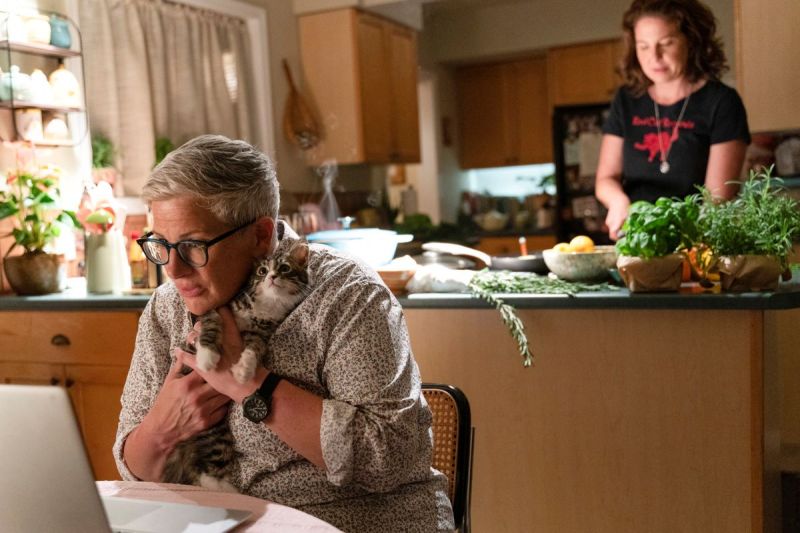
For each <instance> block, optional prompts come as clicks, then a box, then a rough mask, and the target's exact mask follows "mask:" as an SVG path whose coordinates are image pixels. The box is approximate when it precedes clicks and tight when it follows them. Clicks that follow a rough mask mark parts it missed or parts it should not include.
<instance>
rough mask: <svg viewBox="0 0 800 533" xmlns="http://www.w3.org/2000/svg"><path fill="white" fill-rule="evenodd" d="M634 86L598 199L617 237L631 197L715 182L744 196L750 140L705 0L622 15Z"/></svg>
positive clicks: (625, 97)
mask: <svg viewBox="0 0 800 533" xmlns="http://www.w3.org/2000/svg"><path fill="white" fill-rule="evenodd" d="M622 27H623V30H624V39H625V49H626V53H625V57H624V59H623V62H622V74H623V79H624V80H625V85H624V86H623V87H621V88H620V89H619V90H618V91H617V94H616V96H615V97H614V101H613V102H612V104H611V111H610V113H609V117H608V120H606V123H605V124H604V126H603V133H604V135H603V143H602V146H601V149H600V161H599V163H598V168H597V181H596V186H595V190H596V194H597V198H598V199H599V200H600V201H601V202H602V203H603V204H604V205H605V206H606V208H607V209H608V215H607V216H606V225H607V226H608V233H609V237H610V238H611V239H613V240H616V239H617V236H618V233H619V230H620V228H621V227H622V224H623V222H624V221H625V218H627V215H628V207H629V206H630V204H631V202H635V201H637V200H647V201H651V202H652V201H655V200H656V199H657V198H659V197H662V196H668V197H674V196H677V197H683V196H686V195H687V194H691V193H693V192H696V191H697V189H696V186H698V185H705V186H706V187H708V188H709V189H710V190H711V191H712V193H713V194H714V195H716V196H718V197H720V198H726V199H727V198H731V197H733V196H734V195H735V194H736V191H737V189H736V186H735V184H732V183H729V182H730V181H731V180H735V179H737V178H738V177H739V174H740V172H741V169H742V164H743V162H744V156H745V151H746V149H747V145H748V144H749V143H750V134H749V131H748V126H747V115H746V113H745V109H744V105H743V104H742V100H741V98H740V97H739V95H738V94H737V92H736V90H734V89H733V88H731V87H729V86H727V85H725V84H723V83H722V82H721V81H720V76H721V75H722V74H723V73H724V72H725V71H726V70H727V68H728V67H727V64H726V61H725V54H724V52H723V51H722V45H721V42H720V39H719V38H718V37H717V35H716V30H717V27H716V21H715V19H714V15H713V13H712V12H711V10H710V9H709V8H708V7H707V6H706V5H704V4H703V3H701V2H700V1H698V0H634V1H633V3H632V4H631V6H630V7H629V8H628V10H627V11H626V12H625V15H624V17H623V20H622Z"/></svg>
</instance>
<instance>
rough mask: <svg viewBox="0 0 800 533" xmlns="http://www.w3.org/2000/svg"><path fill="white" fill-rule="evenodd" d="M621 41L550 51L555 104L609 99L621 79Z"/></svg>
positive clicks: (577, 45)
mask: <svg viewBox="0 0 800 533" xmlns="http://www.w3.org/2000/svg"><path fill="white" fill-rule="evenodd" d="M622 52H623V47H622V41H620V40H617V39H615V40H611V41H598V42H592V43H585V44H575V45H570V46H560V47H556V48H551V49H549V50H548V51H547V79H548V83H549V90H550V104H551V105H552V106H559V105H574V104H594V103H599V102H608V101H610V100H611V98H612V97H613V96H614V91H616V89H617V87H618V86H619V85H620V83H621V80H620V78H619V76H618V75H617V74H616V66H617V62H618V60H619V58H620V57H621V55H622Z"/></svg>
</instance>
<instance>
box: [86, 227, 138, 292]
mask: <svg viewBox="0 0 800 533" xmlns="http://www.w3.org/2000/svg"><path fill="white" fill-rule="evenodd" d="M85 253H86V290H87V291H88V292H90V293H94V294H109V293H121V292H123V291H126V290H130V288H131V273H130V269H129V268H128V257H127V254H126V253H125V239H124V238H123V236H122V233H121V232H120V230H119V229H117V228H112V229H110V230H108V231H107V232H105V233H89V234H87V235H86V246H85Z"/></svg>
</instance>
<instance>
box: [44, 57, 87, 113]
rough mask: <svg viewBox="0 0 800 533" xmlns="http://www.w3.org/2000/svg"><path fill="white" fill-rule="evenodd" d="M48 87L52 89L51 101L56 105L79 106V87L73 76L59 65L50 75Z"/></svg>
mask: <svg viewBox="0 0 800 533" xmlns="http://www.w3.org/2000/svg"><path fill="white" fill-rule="evenodd" d="M50 86H51V87H52V88H53V99H54V101H55V103H56V104H58V105H66V106H73V107H80V106H81V86H80V84H79V83H78V79H77V78H76V77H75V75H74V74H73V73H72V72H70V71H69V70H67V69H66V68H64V65H60V66H59V67H58V68H57V69H56V70H54V71H53V72H51V73H50Z"/></svg>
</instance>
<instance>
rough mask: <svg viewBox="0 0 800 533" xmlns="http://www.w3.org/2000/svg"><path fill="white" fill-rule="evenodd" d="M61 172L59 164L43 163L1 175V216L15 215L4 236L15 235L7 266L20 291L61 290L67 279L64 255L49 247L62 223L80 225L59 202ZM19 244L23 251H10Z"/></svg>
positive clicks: (12, 282) (59, 230) (72, 225)
mask: <svg viewBox="0 0 800 533" xmlns="http://www.w3.org/2000/svg"><path fill="white" fill-rule="evenodd" d="M59 174H60V170H59V169H58V168H56V167H53V166H41V167H39V168H36V169H35V170H16V171H11V172H8V173H7V175H6V176H5V177H4V179H3V178H0V220H2V219H5V218H9V217H11V218H12V226H13V229H11V231H10V232H9V233H7V234H5V235H0V237H9V236H10V237H13V239H14V242H13V244H12V245H11V247H10V248H9V249H8V251H7V252H6V254H5V256H4V257H3V268H4V270H5V273H6V277H7V278H8V282H9V284H10V285H11V288H12V289H14V291H15V292H16V293H17V294H47V293H51V292H58V291H60V290H61V288H62V283H63V281H64V280H65V271H64V269H63V257H62V256H60V255H54V254H50V253H47V252H46V251H45V249H46V248H47V247H48V245H52V244H53V242H54V241H55V239H56V237H58V236H59V235H60V234H61V229H62V227H64V226H69V227H80V223H79V222H78V220H77V219H76V218H75V213H74V212H72V211H69V210H66V209H61V208H59V206H58V203H59V190H58V180H59ZM17 247H21V248H22V249H23V253H22V254H21V255H13V256H12V255H10V253H11V252H12V251H13V250H14V249H16V248H17Z"/></svg>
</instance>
